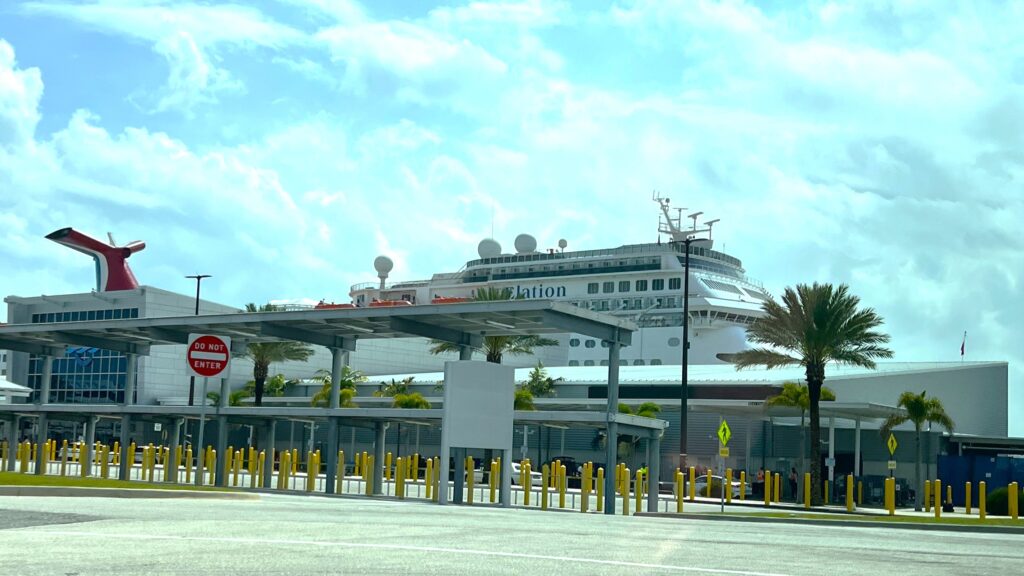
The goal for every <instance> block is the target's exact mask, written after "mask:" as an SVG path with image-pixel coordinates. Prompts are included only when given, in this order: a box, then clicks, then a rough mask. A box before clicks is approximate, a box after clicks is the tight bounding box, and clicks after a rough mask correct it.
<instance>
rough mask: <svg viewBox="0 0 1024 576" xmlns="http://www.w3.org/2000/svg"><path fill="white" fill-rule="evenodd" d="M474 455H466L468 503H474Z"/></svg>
mask: <svg viewBox="0 0 1024 576" xmlns="http://www.w3.org/2000/svg"><path fill="white" fill-rule="evenodd" d="M474 471H475V470H474V469H473V457H472V456H466V493H467V495H466V504H472V503H473V472H474Z"/></svg>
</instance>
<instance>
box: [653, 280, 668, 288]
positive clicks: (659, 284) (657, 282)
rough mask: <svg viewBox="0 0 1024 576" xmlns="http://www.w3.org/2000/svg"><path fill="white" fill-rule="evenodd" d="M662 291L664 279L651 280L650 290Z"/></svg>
mask: <svg viewBox="0 0 1024 576" xmlns="http://www.w3.org/2000/svg"><path fill="white" fill-rule="evenodd" d="M664 289H665V279H664V278H655V279H654V280H651V290H664Z"/></svg>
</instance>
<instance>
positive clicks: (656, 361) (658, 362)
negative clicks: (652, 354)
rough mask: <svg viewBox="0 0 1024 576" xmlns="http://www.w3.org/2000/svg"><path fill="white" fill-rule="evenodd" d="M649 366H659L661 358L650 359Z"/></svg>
mask: <svg viewBox="0 0 1024 576" xmlns="http://www.w3.org/2000/svg"><path fill="white" fill-rule="evenodd" d="M651 366H661V360H659V359H657V358H655V359H653V360H651Z"/></svg>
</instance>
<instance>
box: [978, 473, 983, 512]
mask: <svg viewBox="0 0 1024 576" xmlns="http://www.w3.org/2000/svg"><path fill="white" fill-rule="evenodd" d="M978 519H979V520H984V519H985V481H984V480H982V481H981V482H978Z"/></svg>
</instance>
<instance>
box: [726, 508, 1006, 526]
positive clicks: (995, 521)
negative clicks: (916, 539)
mask: <svg viewBox="0 0 1024 576" xmlns="http://www.w3.org/2000/svg"><path fill="white" fill-rule="evenodd" d="M744 516H754V517H758V518H783V519H795V520H836V521H843V522H890V523H894V524H951V525H958V526H1013V527H1018V528H1022V529H1024V520H1013V519H1012V518H1009V517H992V516H989V517H987V518H985V519H984V520H981V519H979V518H977V517H974V518H958V517H946V516H944V517H942V518H934V517H927V516H883V515H867V514H864V515H857V514H813V513H810V514H808V513H800V512H752V513H749V514H744Z"/></svg>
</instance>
